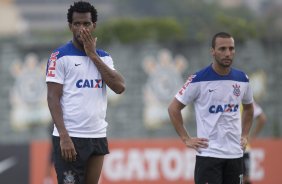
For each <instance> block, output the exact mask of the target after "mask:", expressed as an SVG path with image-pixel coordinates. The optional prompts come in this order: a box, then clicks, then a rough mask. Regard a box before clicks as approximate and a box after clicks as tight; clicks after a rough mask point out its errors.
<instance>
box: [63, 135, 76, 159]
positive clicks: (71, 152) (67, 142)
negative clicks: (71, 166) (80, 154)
mask: <svg viewBox="0 0 282 184" xmlns="http://www.w3.org/2000/svg"><path fill="white" fill-rule="evenodd" d="M60 147H61V153H62V157H63V159H64V160H66V161H69V162H72V161H75V160H76V155H77V153H76V151H75V148H74V145H73V142H72V140H71V138H70V137H69V136H64V137H60Z"/></svg>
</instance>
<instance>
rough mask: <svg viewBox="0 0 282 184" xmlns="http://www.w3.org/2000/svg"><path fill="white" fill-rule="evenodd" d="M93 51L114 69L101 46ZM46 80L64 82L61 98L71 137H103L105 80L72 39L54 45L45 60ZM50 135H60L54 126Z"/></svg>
mask: <svg viewBox="0 0 282 184" xmlns="http://www.w3.org/2000/svg"><path fill="white" fill-rule="evenodd" d="M96 52H97V54H98V55H99V57H100V58H101V60H102V61H103V62H105V64H106V65H107V66H109V67H110V68H111V69H113V70H114V65H113V60H112V58H111V56H110V55H109V54H108V53H106V52H105V51H103V50H96ZM46 82H54V83H59V84H62V85H63V94H62V97H61V100H60V102H61V107H62V111H63V119H64V124H65V127H66V129H67V131H68V133H69V135H70V136H71V137H81V138H99V137H106V129H107V125H108V123H107V122H106V121H105V117H106V109H107V96H106V95H107V94H106V84H105V83H104V82H103V80H102V77H101V74H100V72H99V71H98V69H97V68H96V66H95V64H94V63H93V62H92V61H91V59H90V58H89V57H88V56H87V55H86V53H85V52H83V51H81V50H79V49H77V48H76V47H75V46H74V45H73V43H72V42H68V43H67V44H65V45H63V46H61V47H60V48H58V49H56V50H55V51H54V52H53V53H52V54H51V56H50V58H49V60H48V64H47V69H46ZM53 135H54V136H59V134H58V130H57V128H56V126H55V127H54V131H53Z"/></svg>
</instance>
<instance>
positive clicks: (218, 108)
mask: <svg viewBox="0 0 282 184" xmlns="http://www.w3.org/2000/svg"><path fill="white" fill-rule="evenodd" d="M238 108H239V105H238V104H225V105H212V106H210V108H209V112H210V113H219V112H237V111H238Z"/></svg>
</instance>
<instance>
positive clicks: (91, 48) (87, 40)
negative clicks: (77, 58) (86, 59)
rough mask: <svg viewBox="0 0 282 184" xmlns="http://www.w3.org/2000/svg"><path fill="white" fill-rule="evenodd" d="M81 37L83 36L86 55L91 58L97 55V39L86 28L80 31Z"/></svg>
mask: <svg viewBox="0 0 282 184" xmlns="http://www.w3.org/2000/svg"><path fill="white" fill-rule="evenodd" d="M80 36H81V40H82V42H83V47H84V51H85V53H86V55H87V56H91V55H93V54H95V55H96V42H97V37H95V38H94V37H93V36H92V35H91V32H90V31H89V30H88V29H86V28H82V29H81V30H80Z"/></svg>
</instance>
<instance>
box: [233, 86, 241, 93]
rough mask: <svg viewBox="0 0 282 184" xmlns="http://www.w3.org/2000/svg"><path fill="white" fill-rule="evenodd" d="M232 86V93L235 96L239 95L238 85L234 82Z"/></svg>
mask: <svg viewBox="0 0 282 184" xmlns="http://www.w3.org/2000/svg"><path fill="white" fill-rule="evenodd" d="M232 86H233V88H234V90H233V94H234V95H235V96H240V94H241V91H240V85H238V84H235V85H232Z"/></svg>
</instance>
